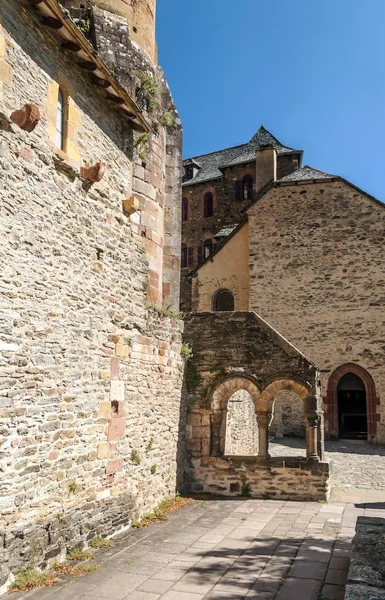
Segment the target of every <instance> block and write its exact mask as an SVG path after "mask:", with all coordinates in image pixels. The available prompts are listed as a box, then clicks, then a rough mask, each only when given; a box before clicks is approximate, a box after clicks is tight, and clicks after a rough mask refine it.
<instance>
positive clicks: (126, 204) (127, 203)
mask: <svg viewBox="0 0 385 600" xmlns="http://www.w3.org/2000/svg"><path fill="white" fill-rule="evenodd" d="M122 206H123V211H124V212H125V213H127V214H129V215H133V214H134V213H136V212H137V211H138V210H139V200H138V199H137V198H134V196H131V198H127V199H125V200H122Z"/></svg>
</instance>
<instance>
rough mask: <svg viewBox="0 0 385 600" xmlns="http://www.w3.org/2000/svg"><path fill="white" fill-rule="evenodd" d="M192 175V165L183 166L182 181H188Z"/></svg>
mask: <svg viewBox="0 0 385 600" xmlns="http://www.w3.org/2000/svg"><path fill="white" fill-rule="evenodd" d="M193 177H194V170H193V168H192V167H185V168H184V173H183V179H182V181H183V183H184V182H185V181H190V179H192V178H193Z"/></svg>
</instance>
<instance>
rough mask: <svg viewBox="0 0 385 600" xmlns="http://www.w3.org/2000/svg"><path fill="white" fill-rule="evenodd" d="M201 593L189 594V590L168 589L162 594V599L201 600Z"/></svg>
mask: <svg viewBox="0 0 385 600" xmlns="http://www.w3.org/2000/svg"><path fill="white" fill-rule="evenodd" d="M203 597H204V596H202V594H191V593H189V592H176V591H173V590H169V591H168V592H166V593H165V594H164V595H163V596H162V600H203Z"/></svg>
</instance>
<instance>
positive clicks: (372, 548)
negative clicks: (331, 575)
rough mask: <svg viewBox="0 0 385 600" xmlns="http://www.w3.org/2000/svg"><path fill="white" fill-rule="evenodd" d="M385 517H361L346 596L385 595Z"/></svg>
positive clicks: (349, 599) (354, 599) (373, 599)
mask: <svg viewBox="0 0 385 600" xmlns="http://www.w3.org/2000/svg"><path fill="white" fill-rule="evenodd" d="M384 538H385V519H381V518H375V517H358V519H357V524H356V535H355V536H354V538H353V544H352V553H351V559H350V566H349V573H348V581H347V584H346V596H345V598H346V600H382V598H384V597H385V547H384Z"/></svg>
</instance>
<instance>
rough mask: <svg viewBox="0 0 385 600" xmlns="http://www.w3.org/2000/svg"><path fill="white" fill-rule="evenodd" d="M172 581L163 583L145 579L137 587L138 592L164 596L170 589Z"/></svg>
mask: <svg viewBox="0 0 385 600" xmlns="http://www.w3.org/2000/svg"><path fill="white" fill-rule="evenodd" d="M172 585H173V582H172V581H164V580H163V579H152V578H151V579H147V580H146V581H143V583H141V584H140V585H139V586H138V590H141V591H143V592H150V593H152V594H164V593H165V592H167V590H169V589H170V587H172Z"/></svg>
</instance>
